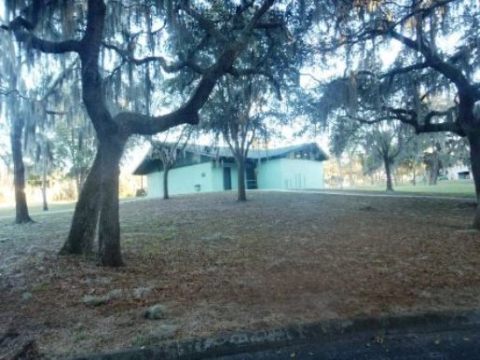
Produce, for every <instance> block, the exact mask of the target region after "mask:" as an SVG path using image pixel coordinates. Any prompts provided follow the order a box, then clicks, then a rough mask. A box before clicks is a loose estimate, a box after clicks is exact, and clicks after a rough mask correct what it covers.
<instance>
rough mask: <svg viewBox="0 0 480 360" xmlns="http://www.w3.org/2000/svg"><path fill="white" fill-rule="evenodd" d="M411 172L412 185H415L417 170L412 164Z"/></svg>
mask: <svg viewBox="0 0 480 360" xmlns="http://www.w3.org/2000/svg"><path fill="white" fill-rule="evenodd" d="M412 170H413V174H412V185H413V186H415V185H417V170H416V168H415V165H413V169H412Z"/></svg>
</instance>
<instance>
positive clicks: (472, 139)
mask: <svg viewBox="0 0 480 360" xmlns="http://www.w3.org/2000/svg"><path fill="white" fill-rule="evenodd" d="M468 141H469V143H470V162H471V164H472V175H473V182H474V184H475V194H476V198H477V208H476V210H475V218H474V220H473V227H474V228H475V229H477V230H480V134H478V133H473V134H471V135H469V136H468Z"/></svg>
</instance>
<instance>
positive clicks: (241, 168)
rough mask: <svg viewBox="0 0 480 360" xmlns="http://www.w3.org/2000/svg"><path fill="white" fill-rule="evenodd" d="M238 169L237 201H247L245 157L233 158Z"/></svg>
mask: <svg viewBox="0 0 480 360" xmlns="http://www.w3.org/2000/svg"><path fill="white" fill-rule="evenodd" d="M235 159H236V162H237V168H238V198H237V199H238V201H247V192H246V186H245V157H244V156H237V157H235Z"/></svg>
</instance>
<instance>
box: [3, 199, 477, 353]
mask: <svg viewBox="0 0 480 360" xmlns="http://www.w3.org/2000/svg"><path fill="white" fill-rule="evenodd" d="M250 199H251V200H250V201H248V202H247V203H237V202H236V201H234V194H211V195H199V196H189V197H177V198H173V199H171V200H169V201H163V200H145V201H138V202H132V203H126V204H123V205H122V209H121V221H122V238H123V242H122V245H123V251H124V254H125V261H126V263H127V266H126V267H124V268H121V269H106V268H101V267H98V266H96V265H95V262H94V261H93V260H91V259H90V260H89V259H79V258H69V257H58V256H57V254H56V252H57V250H58V249H59V248H60V245H61V243H62V241H63V239H64V237H65V236H66V233H67V230H68V223H69V221H70V218H71V214H69V213H59V214H52V215H50V216H44V217H42V218H39V219H40V222H39V223H37V224H32V225H24V226H15V225H11V224H9V223H7V222H6V221H2V222H0V259H1V262H0V273H1V275H0V304H1V307H0V333H1V332H2V331H5V330H6V329H7V328H14V329H15V330H16V331H18V332H20V333H21V334H23V336H26V337H34V338H36V339H37V342H38V345H39V347H40V350H41V351H43V352H44V353H45V354H47V355H48V356H49V357H54V356H56V355H62V354H63V355H65V354H75V353H84V352H92V351H106V350H113V349H118V348H123V347H128V346H132V345H142V344H151V343H154V342H158V341H160V340H162V339H163V338H165V337H170V338H177V339H180V338H189V337H193V336H207V335H212V334H218V333H221V332H226V331H235V330H240V329H252V330H253V329H259V328H265V327H277V326H283V325H287V324H294V323H301V322H313V321H319V320H323V319H332V318H348V317H353V316H357V315H380V314H386V313H388V314H393V313H395V314H398V313H405V312H408V313H411V312H421V311H431V310H446V309H448V310H452V309H469V308H476V307H478V305H479V301H480V272H479V271H478V269H479V268H480V235H479V233H477V232H473V231H470V230H468V226H469V223H470V221H471V217H472V216H473V207H471V206H469V205H468V204H466V203H464V202H459V201H454V200H435V199H404V198H369V197H361V196H359V197H354V196H345V197H344V196H334V195H324V194H288V193H260V192H259V193H252V194H250ZM140 287H147V288H150V289H151V292H150V293H149V294H147V296H145V297H144V298H142V299H135V298H133V297H132V296H130V295H129V294H131V293H132V291H133V289H135V288H140ZM114 289H116V290H121V291H122V292H123V294H125V295H123V296H120V297H118V298H114V299H112V300H111V301H109V302H108V303H107V304H106V305H102V306H98V307H88V306H86V305H85V304H84V303H83V302H82V298H83V296H85V295H88V294H93V295H95V294H98V295H102V294H106V293H108V292H109V291H112V290H114ZM25 293H31V295H32V297H31V298H30V299H22V295H23V296H28V295H25ZM156 303H161V304H164V305H166V306H167V308H168V313H167V318H166V319H165V320H158V321H152V320H146V319H143V317H142V312H143V310H144V309H145V308H147V307H148V306H149V305H153V304H156ZM167 325H168V326H170V329H173V330H172V331H170V332H169V333H168V334H167V335H165V334H164V333H162V332H161V331H160V330H161V328H162V326H167ZM159 329H160V330H159Z"/></svg>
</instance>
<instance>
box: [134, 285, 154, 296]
mask: <svg viewBox="0 0 480 360" xmlns="http://www.w3.org/2000/svg"><path fill="white" fill-rule="evenodd" d="M151 292H152V288H149V287H139V288H136V289H133V297H134V298H135V299H144V298H146V297H147V296H148V295H150V294H151Z"/></svg>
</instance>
